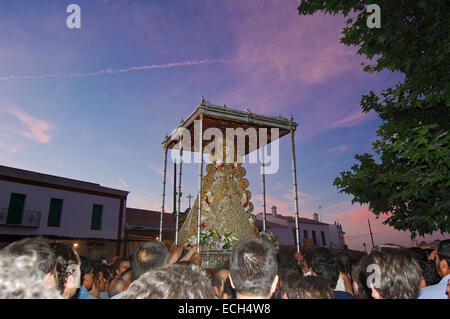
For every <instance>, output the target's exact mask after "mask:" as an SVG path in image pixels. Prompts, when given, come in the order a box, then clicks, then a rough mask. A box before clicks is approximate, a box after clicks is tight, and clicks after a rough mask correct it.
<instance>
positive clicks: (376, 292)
mask: <svg viewBox="0 0 450 319" xmlns="http://www.w3.org/2000/svg"><path fill="white" fill-rule="evenodd" d="M370 263H371V265H370V266H372V265H373V269H374V270H375V277H374V279H375V283H373V282H372V283H371V289H372V296H373V297H374V298H375V299H416V298H417V296H418V294H419V290H420V282H421V279H422V269H421V268H420V265H419V263H418V262H417V260H416V259H415V258H414V257H413V256H412V254H411V252H410V251H408V250H407V249H405V248H403V247H400V246H396V245H379V246H376V247H375V248H374V249H372V251H371V252H370ZM372 271H373V270H372ZM369 272H370V271H369ZM377 272H378V274H377Z"/></svg>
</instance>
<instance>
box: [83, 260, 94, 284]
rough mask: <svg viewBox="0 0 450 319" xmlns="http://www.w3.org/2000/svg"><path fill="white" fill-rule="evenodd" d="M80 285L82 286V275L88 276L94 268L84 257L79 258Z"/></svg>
mask: <svg viewBox="0 0 450 319" xmlns="http://www.w3.org/2000/svg"><path fill="white" fill-rule="evenodd" d="M80 262H81V264H80V274H81V275H80V285H83V281H84V275H85V274H88V273H89V272H90V271H91V270H93V268H94V266H93V264H92V262H91V261H89V259H87V257H85V256H80Z"/></svg>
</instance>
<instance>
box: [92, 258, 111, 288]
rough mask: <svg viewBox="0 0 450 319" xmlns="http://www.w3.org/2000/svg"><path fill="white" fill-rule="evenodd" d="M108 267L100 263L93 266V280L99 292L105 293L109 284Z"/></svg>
mask: <svg viewBox="0 0 450 319" xmlns="http://www.w3.org/2000/svg"><path fill="white" fill-rule="evenodd" d="M109 273H110V269H109V266H108V265H106V264H104V263H101V264H98V265H96V266H94V280H96V281H97V285H98V289H99V290H100V291H106V290H107V286H108V282H109Z"/></svg>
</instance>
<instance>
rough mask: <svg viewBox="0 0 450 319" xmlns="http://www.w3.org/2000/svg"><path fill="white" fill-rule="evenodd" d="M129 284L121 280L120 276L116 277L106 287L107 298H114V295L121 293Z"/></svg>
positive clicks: (123, 279)
mask: <svg viewBox="0 0 450 319" xmlns="http://www.w3.org/2000/svg"><path fill="white" fill-rule="evenodd" d="M128 284H129V282H128V281H127V280H126V279H125V278H123V277H122V276H116V277H114V279H113V280H111V283H110V285H109V287H108V296H109V298H112V297H114V296H115V295H117V294H119V293H121V292H122V290H123V289H124V288H127V286H128Z"/></svg>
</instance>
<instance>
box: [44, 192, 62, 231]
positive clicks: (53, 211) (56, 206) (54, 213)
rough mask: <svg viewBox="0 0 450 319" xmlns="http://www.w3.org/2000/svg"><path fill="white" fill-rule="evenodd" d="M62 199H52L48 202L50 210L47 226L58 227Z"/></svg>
mask: <svg viewBox="0 0 450 319" xmlns="http://www.w3.org/2000/svg"><path fill="white" fill-rule="evenodd" d="M62 204H63V200H62V199H57V198H52V199H51V200H50V209H49V211H48V220H47V226H49V227H59V225H60V222H61V212H62Z"/></svg>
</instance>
